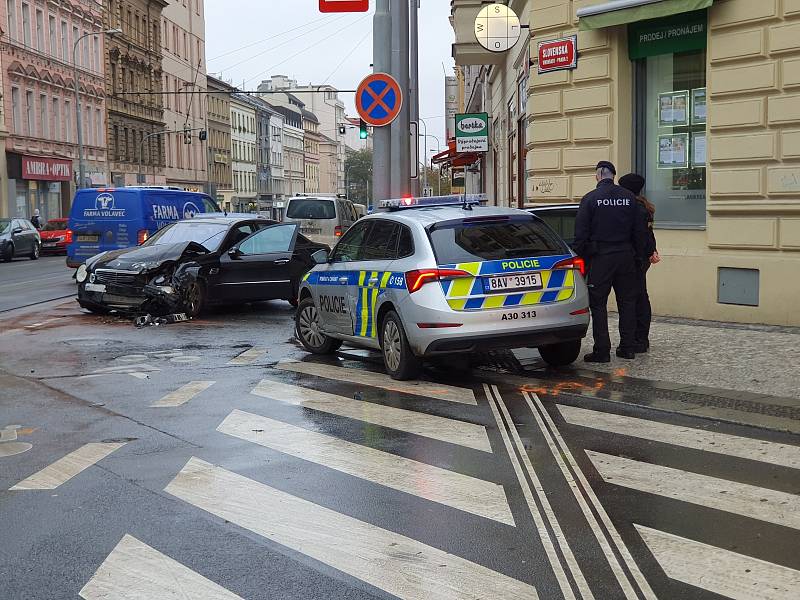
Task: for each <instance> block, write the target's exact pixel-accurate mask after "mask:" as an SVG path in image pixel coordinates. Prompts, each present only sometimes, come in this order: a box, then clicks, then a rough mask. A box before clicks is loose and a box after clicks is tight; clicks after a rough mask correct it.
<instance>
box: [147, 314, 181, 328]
mask: <svg viewBox="0 0 800 600" xmlns="http://www.w3.org/2000/svg"><path fill="white" fill-rule="evenodd" d="M191 320H192V319H191V317H189V316H188V315H187V314H186V313H174V314H171V315H165V316H163V317H154V316H153V315H149V314H148V315H142V316H139V317H136V318H135V319H134V320H133V324H134V325H135V326H136V328H137V329H141V328H143V327H160V326H161V325H168V324H171V323H186V322H188V321H191Z"/></svg>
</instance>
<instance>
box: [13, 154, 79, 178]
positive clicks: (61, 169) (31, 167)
mask: <svg viewBox="0 0 800 600" xmlns="http://www.w3.org/2000/svg"><path fill="white" fill-rule="evenodd" d="M22 178H23V179H33V180H37V181H70V180H71V179H72V161H69V160H59V159H57V158H44V157H42V156H23V157H22Z"/></svg>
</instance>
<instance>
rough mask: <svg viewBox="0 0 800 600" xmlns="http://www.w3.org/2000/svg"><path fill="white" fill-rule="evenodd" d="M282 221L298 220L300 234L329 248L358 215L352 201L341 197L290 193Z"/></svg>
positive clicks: (296, 221) (292, 221)
mask: <svg viewBox="0 0 800 600" xmlns="http://www.w3.org/2000/svg"><path fill="white" fill-rule="evenodd" d="M283 220H284V222H286V223H298V224H299V225H300V233H302V234H303V235H304V236H306V237H307V238H309V239H311V240H313V241H315V242H320V243H323V244H328V245H329V246H330V247H331V248H332V247H333V246H334V245H335V244H336V242H338V241H339V238H340V237H342V236H343V235H344V234H345V232H346V231H347V230H348V229H350V226H351V225H352V224H353V223H355V222H356V221H357V220H358V214H357V213H356V209H355V207H354V206H353V203H352V202H351V201H350V200H346V199H344V198H337V197H336V196H321V195H320V196H292V197H291V198H289V200H288V201H287V204H286V213H285V216H284V218H283Z"/></svg>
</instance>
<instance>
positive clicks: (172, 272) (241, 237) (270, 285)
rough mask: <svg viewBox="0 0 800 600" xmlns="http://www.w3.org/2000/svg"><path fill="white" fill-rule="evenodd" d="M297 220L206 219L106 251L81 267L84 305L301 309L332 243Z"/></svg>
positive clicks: (161, 309) (137, 309)
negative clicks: (262, 304)
mask: <svg viewBox="0 0 800 600" xmlns="http://www.w3.org/2000/svg"><path fill="white" fill-rule="evenodd" d="M298 229H299V226H298V225H297V224H296V223H284V224H279V223H276V222H275V221H271V220H268V219H264V218H258V217H254V216H250V217H246V218H242V216H227V217H225V216H221V215H220V216H213V217H212V216H207V217H196V218H194V219H189V220H184V221H179V222H177V223H173V224H171V225H168V226H166V227H164V228H163V229H161V230H160V231H158V232H157V233H156V234H155V235H153V236H152V237H151V238H149V239H148V240H147V241H146V242H145V243H144V244H142V245H141V246H139V247H138V248H128V249H122V250H115V251H110V252H104V253H102V254H99V255H97V256H95V257H93V258H90V259H89V260H87V261H86V263H85V264H83V265H81V266H80V267H78V270H77V272H76V273H75V278H76V279H77V281H78V302H79V304H80V305H81V306H82V307H84V308H86V309H88V310H90V311H92V312H96V313H107V312H111V311H117V312H125V313H134V314H143V313H151V314H167V313H171V312H186V313H187V314H188V315H189V316H191V317H196V316H197V315H199V314H200V312H201V311H202V310H203V309H204V308H205V307H207V306H209V305H214V304H244V303H248V302H259V301H262V300H275V299H283V300H288V301H289V302H291V303H293V304H296V303H297V295H298V288H299V285H300V281H301V280H302V278H303V276H304V275H305V274H306V273H307V272H308V271H309V270H310V269H311V267H312V266H313V265H314V264H315V262H314V259H312V258H311V255H312V254H314V253H315V252H317V251H318V250H328V249H329V248H328V246H326V245H324V244H318V243H315V242H312V241H311V240H309V239H308V238H306V237H305V236H303V235H302V234H300V233H299V231H298Z"/></svg>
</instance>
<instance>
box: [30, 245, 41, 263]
mask: <svg viewBox="0 0 800 600" xmlns="http://www.w3.org/2000/svg"><path fill="white" fill-rule="evenodd" d="M41 252H42V247H41V246H40V245H39V244H38V243H34V244H33V250H31V260H37V259H38V258H39V255H40V254H41Z"/></svg>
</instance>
